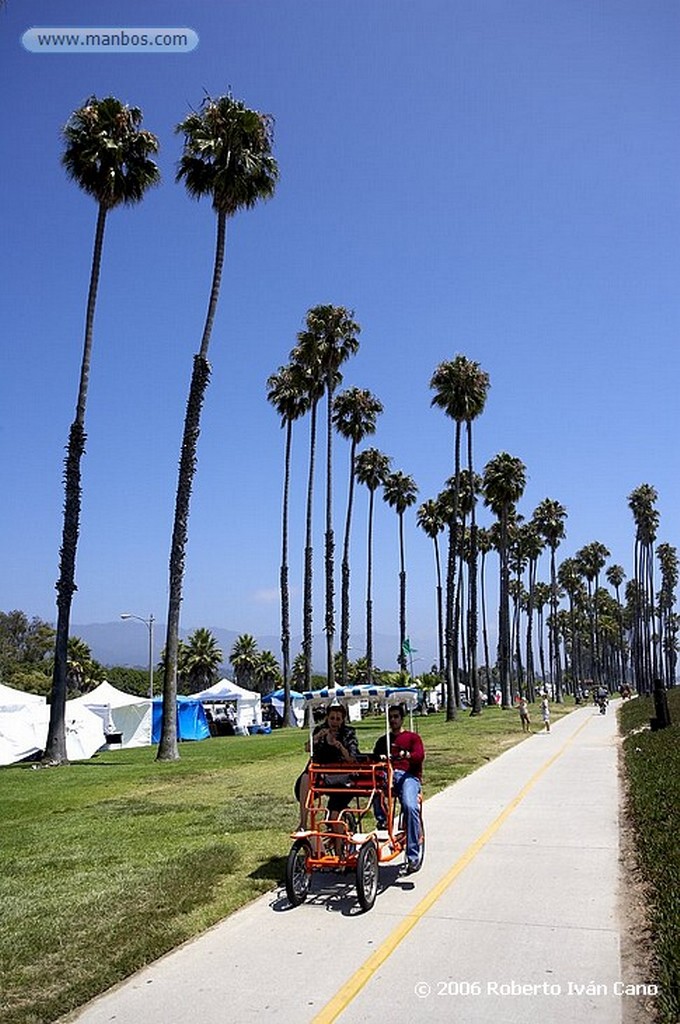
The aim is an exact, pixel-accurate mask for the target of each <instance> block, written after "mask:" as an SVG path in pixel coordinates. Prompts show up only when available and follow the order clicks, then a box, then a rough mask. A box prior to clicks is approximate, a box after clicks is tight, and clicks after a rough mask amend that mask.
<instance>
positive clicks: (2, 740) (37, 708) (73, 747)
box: [0, 701, 104, 764]
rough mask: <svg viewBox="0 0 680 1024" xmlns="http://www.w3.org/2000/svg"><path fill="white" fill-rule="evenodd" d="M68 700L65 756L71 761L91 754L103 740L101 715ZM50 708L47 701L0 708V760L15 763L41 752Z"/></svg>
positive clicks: (65, 719)
mask: <svg viewBox="0 0 680 1024" xmlns="http://www.w3.org/2000/svg"><path fill="white" fill-rule="evenodd" d="M74 703H75V701H67V702H66V713H65V718H64V724H65V729H66V756H67V757H68V759H69V761H80V760H83V759H86V758H89V757H92V755H93V754H94V753H96V751H97V750H99V749H100V747H101V746H102V743H103V742H104V729H103V726H102V721H101V718H99V717H98V716H97V715H94V714H92V712H91V711H89V710H88V709H87V708H86V707H70V706H69V705H72V704H74ZM49 723H50V709H49V705H47V704H46V703H45V702H44V701H42V702H41V703H39V704H38V703H35V702H33V703H31V704H30V705H29V704H27V705H25V706H24V707H17V706H15V707H13V708H9V709H2V710H0V764H13V763H14V762H15V761H23V760H24V758H27V757H31V756H32V755H34V754H39V753H40V752H41V751H43V750H44V749H45V745H46V743H47V730H48V727H49Z"/></svg>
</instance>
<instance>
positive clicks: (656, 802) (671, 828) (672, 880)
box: [620, 689, 680, 1024]
mask: <svg viewBox="0 0 680 1024" xmlns="http://www.w3.org/2000/svg"><path fill="white" fill-rule="evenodd" d="M668 705H669V709H670V713H671V718H672V720H673V725H672V726H671V727H670V728H668V729H663V730H662V731H660V732H650V731H649V730H648V729H647V728H646V726H648V725H649V720H650V718H652V717H653V716H654V702H653V700H652V699H651V698H644V699H642V700H634V701H630V702H626V703H625V704H624V705H623V706H622V708H621V712H620V721H621V732H622V734H623V736H624V742H623V751H624V765H625V772H626V782H627V791H628V800H629V807H630V812H631V816H632V819H633V824H634V827H635V835H636V846H637V849H638V856H639V866H640V869H641V871H642V873H643V876H644V877H645V878H646V879H647V880H648V881H649V883H650V886H651V925H652V936H653V942H654V952H655V958H654V959H655V970H656V973H657V978H658V982H659V984H660V986H661V995H660V996H659V999H658V1009H659V1014H660V1018H659V1019H660V1020H661V1021H663V1022H664V1024H677V1022H678V1021H680V841H679V839H678V837H679V836H680V689H674V690H669V691H668ZM641 727H642V731H638V730H640V729H641Z"/></svg>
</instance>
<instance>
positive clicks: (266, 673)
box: [255, 651, 290, 725]
mask: <svg viewBox="0 0 680 1024" xmlns="http://www.w3.org/2000/svg"><path fill="white" fill-rule="evenodd" d="M280 685H281V669H280V668H279V663H278V661H277V660H276V658H275V657H274V655H273V654H272V652H271V651H260V653H259V655H258V657H257V662H256V664H255V686H256V689H257V690H258V692H259V693H261V694H265V693H269V692H270V691H271V690H275V689H277V688H278V687H279V686H280ZM288 714H289V716H290V712H289V713H288ZM283 724H284V725H289V724H290V723H289V722H288V721H287V720H286V721H285V722H284V723H283Z"/></svg>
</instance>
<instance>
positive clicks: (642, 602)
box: [628, 484, 659, 693]
mask: <svg viewBox="0 0 680 1024" xmlns="http://www.w3.org/2000/svg"><path fill="white" fill-rule="evenodd" d="M657 498H658V494H657V492H656V490H655V488H654V487H652V486H651V484H640V486H639V487H636V488H635V490H634V491H632V492H631V494H630V495H629V496H628V505H629V508H630V510H631V512H632V513H633V519H634V521H635V581H636V584H637V587H636V588H635V593H636V595H637V597H638V599H639V600H638V601H637V603H636V606H635V609H634V613H635V623H634V636H635V637H636V644H635V649H636V654H637V657H636V662H635V667H636V684H637V690H638V692H639V693H650V692H651V690H652V686H653V680H654V679H656V677H657V674H658V673H657V658H656V644H655V643H654V542H655V540H656V533H657V530H658V528H659V513H658V511H657V509H655V508H654V505H655V504H656V501H657Z"/></svg>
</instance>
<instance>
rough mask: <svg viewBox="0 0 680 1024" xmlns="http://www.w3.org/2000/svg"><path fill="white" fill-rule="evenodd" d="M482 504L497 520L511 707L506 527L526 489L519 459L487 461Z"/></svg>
mask: <svg viewBox="0 0 680 1024" xmlns="http://www.w3.org/2000/svg"><path fill="white" fill-rule="evenodd" d="M483 480H484V482H483V492H484V504H485V505H488V506H489V508H490V509H491V511H492V512H493V514H494V515H495V516H496V517H497V518H498V526H499V531H498V533H499V552H498V554H499V560H500V589H499V604H498V671H499V675H500V683H501V702H502V706H503V707H504V708H509V707H510V706H511V699H510V603H509V601H510V590H509V583H510V569H509V564H508V527H509V523H510V518H511V515H512V512H513V510H514V508H515V505H516V504H517V502H518V501H519V499H520V498H521V497H522V494H523V493H524V488H525V486H526V466H525V465H524V463H523V462H522V460H521V459H519V458H517V457H516V456H514V455H508V453H507V452H500V453H499V454H498V455H495V456H494V458H493V459H491V460H490V461H489V462H487V464H486V466H485V467H484V477H483Z"/></svg>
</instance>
